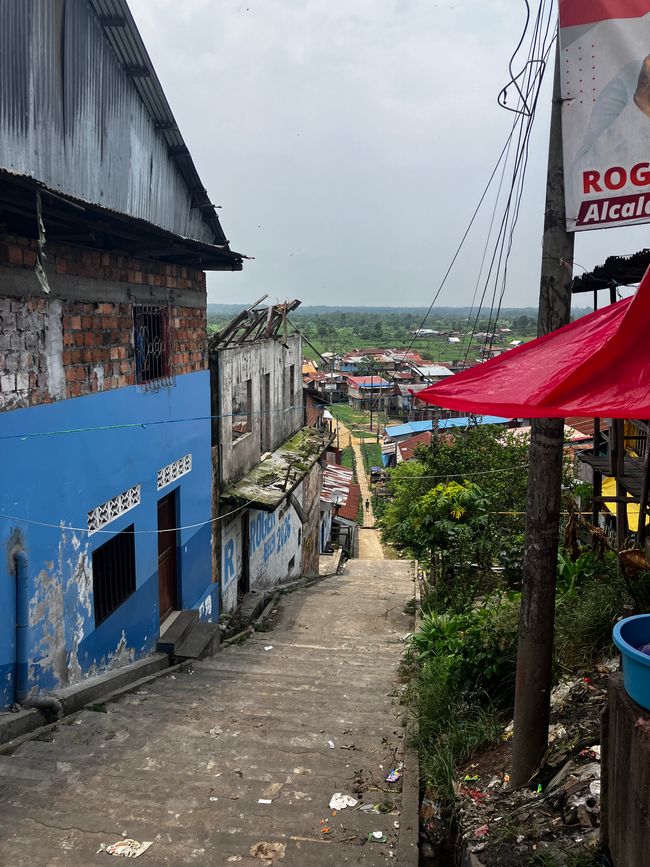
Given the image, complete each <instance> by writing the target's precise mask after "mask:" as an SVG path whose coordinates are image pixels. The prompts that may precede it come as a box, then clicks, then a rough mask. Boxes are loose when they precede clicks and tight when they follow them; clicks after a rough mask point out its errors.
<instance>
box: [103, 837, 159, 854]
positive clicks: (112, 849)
mask: <svg viewBox="0 0 650 867" xmlns="http://www.w3.org/2000/svg"><path fill="white" fill-rule="evenodd" d="M150 846H153V840H149V841H148V842H145V843H138V841H137V840H131V839H129V838H128V837H127V838H126V840H118V841H117V843H110V844H109V845H106V843H102V844H101V845H100V847H99V849H98V850H97V854H98V855H99V853H100V852H106V854H107V855H120V856H121V857H122V858H139V857H140V855H143V854H144V853H145V852H146V851H147V849H148V848H149V847H150Z"/></svg>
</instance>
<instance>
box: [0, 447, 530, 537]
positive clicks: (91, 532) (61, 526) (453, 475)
mask: <svg viewBox="0 0 650 867" xmlns="http://www.w3.org/2000/svg"><path fill="white" fill-rule="evenodd" d="M527 466H528V464H518V465H516V466H514V467H507V468H503V469H500V470H477V471H476V472H472V473H448V474H445V475H441V476H428V475H422V476H409V477H408V479H407V480H408V481H416V480H420V479H436V480H437V479H440V480H444V479H455V478H463V479H469V478H473V477H475V476H485V475H493V474H495V473H511V472H514V471H515V470H520V469H525V468H526V467H527ZM405 481H406V480H405ZM254 502H256V501H255V500H247V501H246V502H245V503H242V504H241V505H239V506H237V508H235V509H232V510H231V511H230V512H224V513H223V514H222V515H217V517H216V518H210V519H209V520H207V521H197V522H196V523H194V524H185V525H184V526H182V527H171V528H170V529H167V530H158V529H155V530H89V529H88V527H73V526H70V525H69V524H66V523H65V522H64V521H59V523H55V522H53V521H38V520H36V519H34V518H21V517H19V516H18V515H7V514H5V513H2V512H0V518H4V519H5V520H8V521H17V522H18V523H21V524H31V525H35V526H38V527H49V528H51V529H55V530H68V531H71V532H75V533H86V534H87V535H89V536H95V535H97V534H99V533H101V534H104V535H111V536H114V535H117V534H119V533H127V534H129V535H133V536H138V535H143V534H150V533H156V534H158V533H177V532H179V531H180V530H195V529H198V528H199V527H205V526H207V525H208V524H216V523H217V522H218V521H222V520H223V519H224V518H228V517H230V516H231V515H235V514H237V512H240V511H241V510H242V509H245V508H247V507H248V506H250V505H251V504H252V503H254Z"/></svg>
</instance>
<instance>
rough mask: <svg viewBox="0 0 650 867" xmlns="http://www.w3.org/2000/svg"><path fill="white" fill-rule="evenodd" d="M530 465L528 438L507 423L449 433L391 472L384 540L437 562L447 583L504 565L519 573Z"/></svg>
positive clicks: (434, 567)
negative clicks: (515, 562) (515, 559)
mask: <svg viewBox="0 0 650 867" xmlns="http://www.w3.org/2000/svg"><path fill="white" fill-rule="evenodd" d="M526 464H527V442H526V440H525V438H524V439H522V438H517V437H515V436H514V435H513V434H512V433H509V432H508V431H505V430H503V428H497V427H490V426H485V427H474V428H470V429H469V430H455V431H453V432H449V433H444V434H442V435H441V437H440V440H439V442H438V443H435V442H434V443H432V445H431V446H426V447H421V448H419V449H417V451H416V458H415V459H414V460H412V461H408V462H405V463H402V464H400V465H399V466H398V467H396V468H395V469H394V470H392V471H391V476H390V482H389V494H390V499H389V502H388V505H387V507H386V509H385V512H384V515H383V517H382V519H381V528H382V534H383V537H384V539H385V540H386V541H387V542H389V543H390V544H392V545H394V546H395V547H396V548H398V549H399V550H403V551H406V552H407V553H408V554H410V555H411V556H413V557H416V558H417V559H419V560H422V561H423V562H427V563H430V564H431V568H432V570H433V572H434V573H435V575H436V577H438V578H439V579H441V580H442V581H443V582H446V581H448V580H450V579H451V578H461V577H463V576H464V577H465V578H467V579H469V580H470V581H471V582H473V581H474V579H475V578H478V577H480V574H481V573H483V574H486V573H487V572H489V571H490V570H491V568H492V566H493V565H495V564H496V563H505V562H507V563H508V565H509V567H510V569H511V570H512V550H513V547H515V548H516V549H517V550H518V551H520V536H521V533H522V531H523V513H524V510H525V503H526V489H527V474H526ZM459 510H461V511H459ZM477 573H478V574H477Z"/></svg>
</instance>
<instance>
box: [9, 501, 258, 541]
mask: <svg viewBox="0 0 650 867" xmlns="http://www.w3.org/2000/svg"><path fill="white" fill-rule="evenodd" d="M254 502H255V500H247V501H246V502H245V503H242V504H241V505H240V506H237V508H236V509H233V510H232V511H231V512H224V513H223V515H217V517H216V518H210V519H209V520H207V521H198V522H197V523H196V524H185V525H184V526H183V527H171V528H169V529H167V530H159V529H157V528H156V529H155V530H89V529H88V527H72V526H70V525H68V524H66V523H65V522H64V521H59V523H58V524H55V523H52V522H51V521H36V520H34V519H33V518H19V517H18V516H17V515H7V514H5V513H3V512H0V518H5V519H6V520H8V521H17V522H18V523H20V524H32V525H35V526H37V527H49V528H51V529H54V530H70V531H72V532H73V533H86V534H87V535H88V536H97V535H98V534H100V533H101V534H103V535H109V536H117V535H119V534H121V533H126V534H127V535H129V536H142V535H147V534H150V533H155V534H156V535H158V534H159V533H178V532H179V531H180V530H196V529H198V528H199V527H207V526H208V524H216V523H218V522H219V521H223V519H224V518H228V517H230V515H236V514H237V512H241V510H242V509H245V508H246V507H247V506H250V505H251V504H252V503H254Z"/></svg>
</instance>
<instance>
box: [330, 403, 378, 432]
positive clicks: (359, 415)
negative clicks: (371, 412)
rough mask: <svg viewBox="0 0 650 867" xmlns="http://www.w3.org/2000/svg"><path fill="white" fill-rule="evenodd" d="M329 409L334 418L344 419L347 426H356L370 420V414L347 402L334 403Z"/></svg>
mask: <svg viewBox="0 0 650 867" xmlns="http://www.w3.org/2000/svg"><path fill="white" fill-rule="evenodd" d="M329 409H330V411H331V413H332V415H333V416H334V418H335V419H338V420H339V421H342V422H343V424H344V425H346V427H356V426H357V425H360V424H364V423H367V422H368V418H369V416H367V415H366V414H365V413H364V412H362V411H361V410H360V409H354V408H353V407H351V406H349V405H348V404H346V403H339V404H333V405H332V406H331V407H329Z"/></svg>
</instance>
